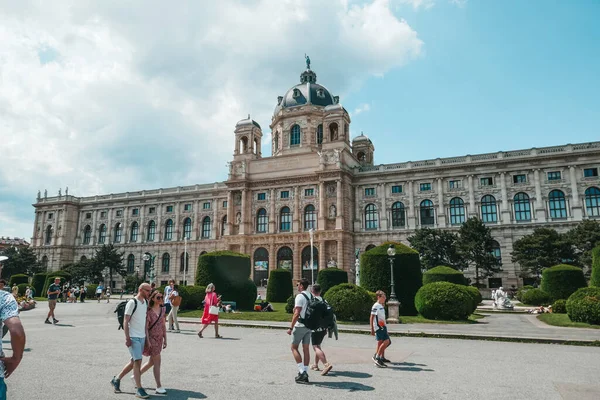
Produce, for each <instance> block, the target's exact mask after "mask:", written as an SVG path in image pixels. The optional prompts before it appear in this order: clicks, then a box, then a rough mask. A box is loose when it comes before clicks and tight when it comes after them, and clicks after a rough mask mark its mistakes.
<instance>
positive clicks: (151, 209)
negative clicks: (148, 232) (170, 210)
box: [148, 207, 156, 214]
mask: <svg viewBox="0 0 600 400" xmlns="http://www.w3.org/2000/svg"><path fill="white" fill-rule="evenodd" d="M155 212H156V207H150V208H149V209H148V214H154V213H155Z"/></svg>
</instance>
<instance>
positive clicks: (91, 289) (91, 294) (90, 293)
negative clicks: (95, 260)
mask: <svg viewBox="0 0 600 400" xmlns="http://www.w3.org/2000/svg"><path fill="white" fill-rule="evenodd" d="M85 288H86V289H87V293H86V297H87V298H90V299H91V298H96V289H97V288H98V285H96V284H95V283H90V284H89V285H86V286H85Z"/></svg>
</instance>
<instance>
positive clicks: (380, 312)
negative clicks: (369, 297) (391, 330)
mask: <svg viewBox="0 0 600 400" xmlns="http://www.w3.org/2000/svg"><path fill="white" fill-rule="evenodd" d="M371 315H376V316H377V318H373V329H375V330H377V329H378V328H379V327H378V326H377V320H379V323H381V321H383V326H385V307H384V306H383V305H382V304H380V303H379V302H377V303H375V304H373V307H371Z"/></svg>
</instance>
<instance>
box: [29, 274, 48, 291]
mask: <svg viewBox="0 0 600 400" xmlns="http://www.w3.org/2000/svg"><path fill="white" fill-rule="evenodd" d="M47 278H48V274H46V273H45V272H40V273H37V274H35V275H33V278H32V279H31V286H33V289H34V290H35V295H36V296H45V294H44V291H43V289H44V284H45V283H46V279H47Z"/></svg>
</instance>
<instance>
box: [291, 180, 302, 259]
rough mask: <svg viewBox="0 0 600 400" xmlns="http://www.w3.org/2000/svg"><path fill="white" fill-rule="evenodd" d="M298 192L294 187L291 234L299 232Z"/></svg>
mask: <svg viewBox="0 0 600 400" xmlns="http://www.w3.org/2000/svg"><path fill="white" fill-rule="evenodd" d="M299 209H300V190H299V189H298V186H295V187H294V216H293V218H292V232H300V231H301V229H300V221H301V218H300V210H299ZM294 268H295V266H294Z"/></svg>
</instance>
